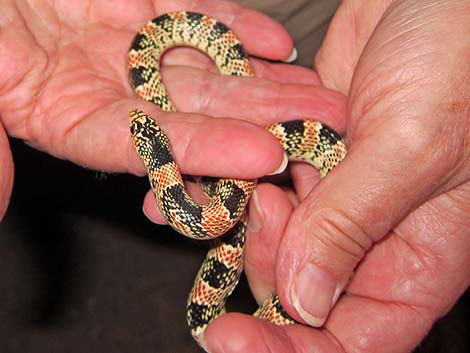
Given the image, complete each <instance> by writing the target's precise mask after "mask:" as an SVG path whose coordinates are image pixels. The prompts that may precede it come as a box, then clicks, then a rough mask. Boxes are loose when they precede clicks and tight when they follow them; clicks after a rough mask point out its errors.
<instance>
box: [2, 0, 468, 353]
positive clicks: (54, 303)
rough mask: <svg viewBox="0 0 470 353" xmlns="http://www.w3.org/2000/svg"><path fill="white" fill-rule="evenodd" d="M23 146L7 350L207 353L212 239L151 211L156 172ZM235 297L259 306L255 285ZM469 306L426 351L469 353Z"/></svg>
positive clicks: (9, 251)
mask: <svg viewBox="0 0 470 353" xmlns="http://www.w3.org/2000/svg"><path fill="white" fill-rule="evenodd" d="M250 3H251V4H253V2H251V1H250ZM294 3H295V4H294ZM312 3H313V2H312ZM318 3H320V2H316V4H318ZM321 3H323V4H326V5H327V6H328V5H331V3H336V1H333V2H331V1H330V2H328V1H323V2H321ZM290 4H293V6H294V8H296V9H297V12H299V11H300V12H302V14H303V15H305V16H306V14H307V12H308V13H310V12H309V11H310V10H307V8H308V6H305V7H303V6H300V5H297V4H300V1H291V2H290ZM296 6H298V7H296ZM309 6H317V5H309ZM318 6H321V5H318ZM323 6H324V5H323ZM273 11H275V12H277V13H278V15H279V16H285V17H286V18H285V19H286V21H287V23H291V25H292V26H297V25H298V23H297V20H295V18H294V17H291V15H290V14H289V15H287V14H284V13H283V12H282V11H283V10H281V9H280V8H278V7H275V10H273ZM312 16H313V15H312ZM327 17H328V16H327ZM327 17H326V18H327ZM323 21H324V20H319V22H318V23H319V24H320V25H319V27H318V28H320V31H321V30H323V29H321V28H323V26H322V25H321V24H322V23H324V22H323ZM307 22H310V21H307ZM306 33H307V32H306ZM299 38H300V42H304V41H305V42H308V39H307V35H304V40H303V41H302V40H301V39H302V38H303V37H302V36H299ZM300 42H299V43H300ZM309 55H310V54H308V55H307V57H309ZM311 56H312V57H313V55H311ZM309 60H310V59H309ZM12 148H13V152H14V157H15V164H16V168H17V169H16V179H15V189H14V194H13V198H12V202H11V206H10V209H9V211H8V213H7V215H6V218H5V220H4V222H3V223H1V224H0V353H19V352H24V353H33V352H34V353H55V352H61V353H62V352H67V353H82V352H87V353H94V352H96V353H107V352H119V353H127V352H129V353H131V352H132V353H140V352H142V353H143V352H145V353H147V352H159V353H178V352H201V350H200V349H199V348H197V347H196V345H195V344H194V343H193V341H192V339H191V337H190V335H189V333H188V330H187V327H186V323H185V318H184V306H185V301H186V295H187V293H188V290H189V287H190V286H191V283H192V278H193V276H194V274H195V273H196V271H197V268H198V266H199V263H200V261H201V260H202V258H203V256H204V253H205V247H204V246H203V245H200V244H195V243H194V242H191V241H189V240H187V239H182V238H181V237H179V236H177V235H176V234H174V233H173V232H171V231H169V230H168V229H167V228H162V227H158V226H156V225H153V224H151V223H150V222H148V221H147V220H146V219H145V218H144V217H143V215H142V213H141V202H142V197H143V195H144V193H145V191H146V190H147V182H146V180H145V179H144V178H142V179H140V180H139V179H137V178H135V177H132V176H124V175H108V176H107V177H102V176H100V175H99V174H97V173H95V172H92V171H86V170H83V169H81V168H79V167H76V166H74V165H71V164H70V163H67V162H63V161H59V160H56V159H53V158H52V157H49V156H46V155H44V154H42V153H40V152H37V151H34V150H32V149H30V148H28V147H26V146H25V145H23V144H22V143H21V142H18V141H13V145H12ZM230 303H231V305H232V307H234V308H235V309H237V310H238V309H240V310H243V311H245V312H249V311H250V310H251V309H252V308H253V302H252V299H251V296H250V295H249V293H248V291H247V289H246V285H245V286H242V288H241V290H238V291H237V293H236V294H235V297H234V298H233V299H232V300H231V301H230ZM468 304H469V295H468V292H467V293H466V295H465V296H464V297H463V298H462V299H461V300H460V302H459V304H458V305H457V306H456V307H455V308H454V310H452V312H451V313H450V314H449V315H447V317H446V318H444V319H443V320H442V321H441V322H439V323H438V324H437V325H436V327H435V328H434V329H433V331H432V332H431V334H430V336H429V337H428V338H427V339H426V341H425V342H424V343H423V344H422V347H421V348H419V349H418V350H417V351H416V353H428V352H436V353H439V352H446V353H460V352H467V351H468V348H469V347H468V343H467V341H466V338H467V336H468V317H469V315H468V314H469V313H468Z"/></svg>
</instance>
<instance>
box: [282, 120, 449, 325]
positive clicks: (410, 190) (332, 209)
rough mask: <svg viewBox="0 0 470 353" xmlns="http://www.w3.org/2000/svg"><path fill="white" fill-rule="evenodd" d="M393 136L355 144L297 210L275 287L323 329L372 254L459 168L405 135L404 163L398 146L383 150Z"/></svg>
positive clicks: (296, 311) (300, 315) (382, 133)
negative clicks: (353, 276) (358, 267)
mask: <svg viewBox="0 0 470 353" xmlns="http://www.w3.org/2000/svg"><path fill="white" fill-rule="evenodd" d="M390 131H394V129H393V128H390V127H389V128H388V129H381V130H378V131H376V132H375V133H376V135H375V137H374V138H364V139H363V140H361V141H357V142H356V144H353V146H352V148H351V150H350V153H349V155H348V156H347V157H346V159H345V160H344V161H343V162H342V163H341V164H340V165H339V166H338V167H337V168H336V169H335V170H333V171H332V172H331V173H330V174H329V175H328V177H327V178H325V179H324V180H322V182H321V183H319V184H318V186H317V187H316V188H315V189H314V190H313V191H312V192H311V193H310V194H308V196H307V198H306V199H305V200H304V201H303V202H302V203H301V204H300V205H299V207H298V208H297V209H296V210H295V211H294V212H293V215H292V218H291V220H290V221H289V224H288V226H287V229H286V233H285V235H284V237H283V240H282V244H281V246H280V250H279V255H278V258H279V262H278V263H277V282H276V283H277V290H278V292H279V295H280V297H281V301H282V303H283V305H284V306H285V308H286V310H287V311H288V312H289V313H290V314H291V315H292V316H294V318H295V319H297V320H302V321H303V322H307V323H309V324H310V325H312V326H320V325H322V324H323V322H324V321H325V319H326V317H327V315H328V312H329V310H330V308H331V306H332V305H333V303H334V302H335V300H336V299H337V297H338V295H339V293H341V291H342V290H343V289H344V286H345V284H346V283H347V282H348V279H349V277H350V276H351V274H352V271H353V270H354V268H355V266H356V265H357V264H358V262H359V261H360V260H361V259H362V257H363V256H364V254H365V252H366V251H367V250H368V249H370V247H371V246H372V244H373V243H374V242H377V241H378V240H380V239H382V237H383V236H384V235H385V234H387V233H388V231H389V230H390V229H391V228H392V227H393V226H394V225H396V224H397V223H398V221H399V220H401V219H402V218H403V217H404V216H405V215H406V214H408V213H409V212H410V211H411V210H412V209H414V208H415V207H417V206H418V205H419V204H420V203H422V202H423V201H424V200H425V199H426V198H427V197H429V196H430V194H431V193H432V192H433V191H434V190H435V189H436V187H437V186H438V185H440V184H442V183H443V182H444V181H443V180H445V179H446V177H445V175H446V174H447V173H449V171H450V170H453V168H454V166H453V165H452V163H454V162H455V161H451V160H449V159H448V154H447V152H445V151H440V152H439V151H437V152H436V151H435V149H434V148H429V147H428V146H419V147H418V146H412V143H411V142H410V141H409V140H408V139H407V138H406V137H405V136H404V141H400V137H399V134H398V133H397V134H396V135H394V138H395V141H394V144H393V145H395V144H396V146H400V157H399V158H398V159H397V151H396V150H395V148H393V147H392V146H385V145H384V144H382V146H379V141H386V140H387V139H388V134H389V133H390ZM395 131H396V129H395ZM409 133H410V132H409V131H408V132H406V133H405V135H408V134H409ZM417 135H419V133H417ZM449 138H450V137H449ZM430 140H431V141H432V140H433V139H432V138H431V139H430ZM421 142H423V141H421ZM424 151H427V152H428V153H429V154H427V155H426V157H423V153H425V152H424ZM423 160H424V161H426V162H424V163H423V162H421V161H423ZM384 161H387V162H386V163H385V162H384ZM418 161H420V162H419V163H420V164H419V168H415V167H414V166H416V165H417V163H418ZM410 195H413V196H412V197H410ZM281 283H282V285H281Z"/></svg>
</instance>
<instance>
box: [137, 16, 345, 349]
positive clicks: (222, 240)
mask: <svg viewBox="0 0 470 353" xmlns="http://www.w3.org/2000/svg"><path fill="white" fill-rule="evenodd" d="M175 46H191V47H195V48H197V49H199V50H201V51H203V52H205V53H206V54H207V55H209V56H210V57H211V58H212V59H213V60H214V62H215V63H216V65H217V67H218V68H219V71H220V73H221V74H224V75H236V76H248V77H249V76H253V75H254V73H253V70H252V68H251V65H250V62H249V60H248V56H247V55H246V53H245V51H244V49H243V47H242V45H241V43H240V41H239V40H238V39H237V37H236V36H235V34H234V33H233V32H232V31H231V30H230V29H229V28H228V27H226V26H225V25H224V24H222V23H220V22H218V21H216V20H215V19H213V18H210V17H208V16H205V15H202V14H198V13H193V12H174V13H168V14H164V15H162V16H160V17H158V18H156V19H154V20H151V21H150V22H148V23H147V24H146V25H145V26H144V27H143V28H142V29H141V30H140V32H139V33H138V34H137V35H136V37H135V39H134V41H133V42H132V45H131V48H130V51H129V54H128V60H129V77H130V82H131V85H132V87H133V88H134V90H135V92H136V93H137V95H138V96H139V97H141V98H142V99H144V100H146V101H149V102H153V103H155V104H156V105H158V106H159V107H160V108H161V109H162V110H165V111H170V112H171V111H175V108H174V106H173V105H172V103H171V101H170V99H169V97H168V95H167V94H166V91H165V86H164V85H163V82H162V78H161V76H160V71H159V67H160V58H161V56H162V55H163V53H164V52H165V50H167V49H169V48H171V47H175ZM130 126H131V134H132V138H133V141H134V146H135V148H136V151H137V153H138V154H139V156H140V158H141V160H142V161H143V163H144V164H145V167H146V169H147V172H148V176H149V180H150V184H151V187H152V190H153V191H154V193H155V199H156V201H157V203H158V206H159V207H160V210H161V212H162V213H163V215H164V216H165V218H166V219H167V220H168V223H169V224H170V225H171V226H172V227H173V228H174V229H175V230H176V231H178V232H179V233H181V234H184V235H186V236H188V237H191V238H196V239H213V238H217V239H216V240H215V241H214V242H215V246H214V247H213V248H212V249H211V250H210V251H209V252H208V254H207V257H206V259H205V260H204V262H203V264H202V266H201V269H200V270H199V273H198V275H197V277H196V280H195V283H194V286H193V288H192V290H191V294H190V296H189V299H188V304H187V320H188V324H189V327H190V329H191V333H192V335H193V336H194V338H195V339H196V340H197V341H198V342H200V339H201V336H202V334H203V332H204V330H205V328H206V327H207V325H208V324H209V323H210V322H211V321H212V320H214V319H215V318H216V317H218V316H219V315H221V314H222V313H224V312H225V301H226V299H227V297H228V296H229V295H230V294H231V292H232V291H233V289H234V288H235V286H236V285H237V283H238V280H239V278H240V274H241V272H242V270H243V251H244V244H245V230H246V224H247V219H246V212H245V208H246V205H247V203H248V201H249V198H250V196H251V193H252V191H253V189H254V188H255V186H256V181H255V180H236V179H214V178H211V179H207V180H206V179H204V178H203V179H202V181H201V187H202V189H203V190H204V192H205V193H206V194H207V196H208V198H209V202H208V203H207V204H204V205H201V204H198V203H197V202H195V201H194V200H192V199H191V197H190V196H189V194H188V193H187V192H186V190H185V187H184V183H183V179H182V177H181V173H180V171H179V169H178V166H177V165H176V163H175V160H174V158H173V155H172V152H171V147H170V142H169V140H168V138H167V137H166V135H165V133H164V132H163V131H162V130H161V129H160V127H159V126H158V125H157V123H156V122H155V120H154V119H152V118H151V117H149V116H148V115H146V114H145V113H143V112H142V111H139V110H134V111H131V112H130ZM267 129H268V131H270V132H271V133H272V134H273V135H274V136H276V137H277V138H278V140H279V142H280V143H281V145H282V146H283V147H284V150H285V152H286V154H287V155H288V157H289V160H294V161H304V162H307V163H309V164H312V165H313V166H315V167H316V168H317V169H318V170H319V172H320V176H321V177H324V176H325V175H326V174H327V173H328V172H329V171H330V170H331V169H332V168H334V167H335V166H336V165H337V164H338V163H339V162H341V160H343V159H344V157H345V155H346V145H345V143H344V142H343V141H342V140H341V137H340V136H339V135H338V134H337V133H336V132H335V131H333V130H332V129H330V128H329V127H327V126H326V125H324V124H321V123H319V122H315V121H310V120H291V121H287V122H283V123H278V124H273V125H270V126H268V127H267ZM254 315H255V316H257V317H260V318H263V319H267V320H269V321H271V322H273V323H275V324H278V325H287V324H291V323H293V322H294V321H293V319H292V318H291V317H290V316H289V315H288V314H287V313H286V312H285V310H284V309H283V308H282V306H281V304H280V301H279V297H278V296H277V295H276V294H273V295H272V296H271V297H270V298H268V299H267V300H266V301H265V303H264V304H263V305H262V306H261V307H260V308H259V309H258V310H257V311H256V313H255V314H254Z"/></svg>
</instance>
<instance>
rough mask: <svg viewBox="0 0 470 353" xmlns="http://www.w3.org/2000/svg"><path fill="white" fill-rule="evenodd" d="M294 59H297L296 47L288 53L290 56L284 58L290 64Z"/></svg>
mask: <svg viewBox="0 0 470 353" xmlns="http://www.w3.org/2000/svg"><path fill="white" fill-rule="evenodd" d="M295 60H297V49H296V48H294V49H292V53H291V54H290V56H289V57H288V58H287V59H286V60H284V62H285V63H288V64H290V63H293V62H294V61H295Z"/></svg>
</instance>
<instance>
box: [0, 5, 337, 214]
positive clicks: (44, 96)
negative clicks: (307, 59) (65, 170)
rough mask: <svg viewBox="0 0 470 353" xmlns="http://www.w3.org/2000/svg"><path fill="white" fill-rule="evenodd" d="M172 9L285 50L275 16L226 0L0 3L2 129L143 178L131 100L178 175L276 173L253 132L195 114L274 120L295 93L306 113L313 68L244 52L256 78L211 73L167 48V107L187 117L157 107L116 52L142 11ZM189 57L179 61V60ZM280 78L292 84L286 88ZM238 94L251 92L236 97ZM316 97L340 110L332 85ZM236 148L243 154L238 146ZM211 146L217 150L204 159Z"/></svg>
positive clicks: (0, 198)
mask: <svg viewBox="0 0 470 353" xmlns="http://www.w3.org/2000/svg"><path fill="white" fill-rule="evenodd" d="M182 9H185V10H194V11H199V12H203V13H205V14H208V15H211V16H214V17H216V18H217V19H219V20H220V21H222V22H224V23H226V24H227V25H228V26H230V27H231V28H232V29H233V30H234V31H235V32H236V33H237V34H238V35H239V36H240V38H241V39H242V41H243V42H244V44H245V47H246V50H247V51H248V52H249V53H250V54H252V55H256V56H259V57H263V58H268V59H273V60H283V59H286V58H287V57H289V55H290V53H291V52H292V42H291V39H290V37H289V35H288V34H287V32H286V31H285V30H284V29H283V28H282V27H281V26H280V25H279V24H277V23H276V22H275V21H273V20H271V19H269V18H268V17H266V16H264V15H262V14H260V13H257V12H255V11H252V10H248V9H244V8H241V7H240V6H239V5H237V4H235V3H232V2H227V1H210V0H201V1H198V2H194V1H189V0H180V1H174V0H166V1H165V0H162V1H153V2H148V1H132V2H128V1H113V2H107V1H93V2H80V1H78V2H73V1H72V2H71V1H64V2H52V1H37V2H23V1H16V2H15V1H11V0H8V1H4V2H3V3H2V14H1V15H0V28H1V31H0V45H1V50H0V68H1V69H0V116H1V123H2V125H3V127H4V129H5V130H6V132H7V133H8V134H9V135H10V136H12V137H16V138H20V139H23V140H25V141H27V143H29V144H30V145H33V146H35V147H36V148H38V149H41V150H44V151H46V152H48V153H50V154H52V155H54V156H57V157H59V158H64V159H69V160H71V161H73V162H75V163H78V164H80V165H83V166H86V167H88V168H94V169H99V170H104V171H115V172H131V173H135V174H140V175H143V174H144V168H143V165H142V163H141V161H140V160H139V159H138V157H137V154H136V153H135V150H134V148H133V146H132V143H131V141H130V136H129V127H128V125H129V123H128V111H129V110H130V109H132V108H138V107H140V108H142V109H144V110H145V111H146V112H148V113H149V114H151V115H152V116H158V120H159V123H160V125H161V126H162V127H163V128H164V130H165V131H166V133H167V134H168V136H169V137H170V139H171V141H172V143H173V147H174V153H175V158H176V160H177V162H178V164H179V165H180V167H181V170H182V172H183V173H188V174H196V175H218V176H224V177H237V176H238V177H240V176H243V177H249V178H251V177H258V176H261V175H264V174H266V173H269V172H272V171H274V170H276V169H277V168H278V167H279V165H281V162H282V157H283V153H282V151H281V149H280V148H279V146H278V143H277V141H276V140H275V139H274V138H273V137H272V136H271V135H270V134H269V133H267V132H266V131H264V129H262V128H260V127H258V126H256V125H253V124H248V123H243V122H241V121H236V120H230V119H224V120H223V121H222V120H218V119H213V118H210V117H209V116H207V115H211V116H225V117H229V118H244V117H248V116H250V117H251V116H252V115H259V116H261V115H262V114H264V113H265V112H266V111H270V112H271V113H270V114H266V115H268V116H271V117H272V119H273V120H275V119H279V118H280V117H279V116H280V115H281V114H282V113H283V111H282V109H287V110H292V107H293V106H294V105H296V104H297V103H298V102H299V101H300V104H301V105H303V106H304V107H306V108H305V109H304V110H302V108H300V109H299V110H298V112H299V114H301V113H303V112H311V111H317V110H318V109H321V108H315V110H314V109H312V108H311V107H313V106H316V105H317V104H316V102H317V101H318V100H320V99H321V98H320V97H321V96H322V95H323V92H325V91H326V90H323V89H321V88H318V87H313V88H312V89H313V90H315V92H314V93H313V96H312V95H311V94H310V95H309V96H308V97H299V96H298V95H297V92H298V91H299V90H300V87H301V84H302V83H305V84H311V83H314V84H315V85H318V83H319V80H318V77H317V76H315V75H312V74H310V73H309V74H305V72H306V71H307V70H304V69H300V68H289V69H288V70H285V69H284V68H285V67H287V65H274V64H273V65H268V64H266V63H263V62H261V61H259V60H258V61H257V60H254V65H255V70H256V71H257V74H258V76H259V77H261V78H257V79H252V80H246V79H237V78H220V77H219V75H217V74H215V69H214V67H213V66H212V65H211V64H210V61H209V60H208V58H206V57H205V56H204V55H202V54H200V53H197V52H196V53H195V52H194V50H191V49H178V50H172V51H171V52H169V53H168V55H166V56H165V59H164V62H163V66H164V67H163V69H162V71H163V76H164V78H165V81H166V82H168V84H167V87H168V91H169V94H170V96H172V97H173V96H174V101H175V103H176V106H177V107H178V109H179V110H180V111H183V112H185V111H187V112H194V113H196V114H185V113H177V114H168V113H160V112H159V111H158V110H157V108H156V107H155V106H154V105H152V104H150V103H146V102H142V101H140V100H138V99H137V97H136V96H135V94H134V93H133V92H132V90H131V88H130V85H129V83H128V77H127V76H128V72H127V67H126V56H127V50H128V48H129V46H130V43H131V41H132V39H133V37H134V35H135V34H136V33H137V30H138V29H140V27H141V26H142V25H143V24H144V23H145V22H147V21H148V20H149V19H151V18H152V17H156V16H157V15H159V14H162V13H164V12H169V11H175V10H182ZM189 57H190V60H189V62H190V63H191V67H188V66H187V65H188V64H187V63H188V58H189ZM289 80H290V81H293V82H296V83H297V84H296V85H290V86H289V85H288V84H287V83H288V81H289ZM281 83H286V86H283V87H281ZM260 86H262V89H261V88H260ZM220 87H224V89H220ZM317 88H318V89H317ZM257 89H259V91H257ZM240 91H241V92H253V93H254V94H258V93H259V92H262V93H259V95H257V96H253V95H248V94H246V95H240V94H239V92H240ZM176 92H177V93H178V94H176ZM326 96H327V99H326V103H324V106H332V107H333V108H331V109H333V110H334V111H336V112H341V114H338V116H339V115H342V114H343V112H344V108H345V100H344V97H342V96H341V95H339V94H336V93H331V94H328V93H326ZM328 97H330V98H329V101H328ZM338 100H339V101H340V102H339V103H338V102H337V101H338ZM253 103H257V104H258V106H257V108H253ZM281 103H282V104H283V106H282V108H280V107H281ZM335 105H338V106H339V108H334V106H335ZM247 106H249V109H246V107H247ZM226 107H230V109H229V110H228V109H227V108H226ZM276 109H278V110H277V111H276ZM331 109H330V110H331ZM320 113H321V112H320ZM206 114H207V115H206ZM320 115H321V114H320ZM1 133H2V135H1V138H2V141H1V143H0V148H1V151H0V156H1V157H0V163H1V164H0V167H1V168H0V174H2V176H1V179H0V180H1V182H0V187H1V188H0V205H2V206H1V207H0V211H1V212H0V219H1V216H2V215H3V212H4V209H5V208H6V204H7V201H8V198H9V193H10V190H11V178H12V172H13V169H12V168H13V167H12V163H11V155H10V152H9V147H8V143H7V141H6V137H5V136H4V132H3V129H2V131H1ZM209 135H210V136H212V139H211V140H208V139H207V136H209ZM4 141H5V142H4ZM234 141H236V142H237V143H236V144H234ZM214 146H216V147H214ZM246 150H249V151H250V153H244V152H245V151H246ZM220 151H223V154H224V159H220V158H211V157H212V156H214V154H217V155H218V153H220ZM254 160H257V161H260V162H259V163H253V161H254Z"/></svg>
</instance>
